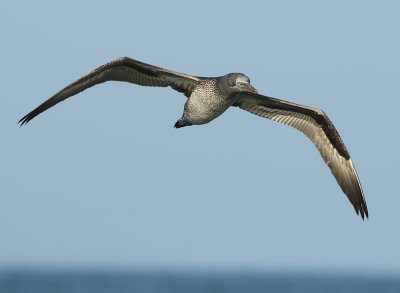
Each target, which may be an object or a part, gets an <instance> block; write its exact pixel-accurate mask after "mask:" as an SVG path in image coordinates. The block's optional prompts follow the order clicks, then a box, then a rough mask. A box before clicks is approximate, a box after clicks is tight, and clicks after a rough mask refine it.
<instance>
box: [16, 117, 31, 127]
mask: <svg viewBox="0 0 400 293" xmlns="http://www.w3.org/2000/svg"><path fill="white" fill-rule="evenodd" d="M29 121H30V119H29V114H28V115H25V116H24V117H22V118H21V119H20V120H19V121H18V123H17V124H19V127H21V126H23V125H25V124H27V123H28V122H29Z"/></svg>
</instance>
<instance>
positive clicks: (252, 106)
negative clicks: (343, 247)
mask: <svg viewBox="0 0 400 293" xmlns="http://www.w3.org/2000/svg"><path fill="white" fill-rule="evenodd" d="M238 95H239V99H238V100H237V102H236V104H234V106H238V107H240V108H241V109H243V110H246V111H249V112H251V113H253V114H256V115H258V116H261V117H265V118H269V119H272V120H275V121H277V122H280V123H283V124H286V125H289V126H292V127H294V128H296V129H297V130H299V131H301V132H302V133H304V134H305V135H306V136H307V137H308V138H309V139H310V140H311V141H312V142H313V144H314V145H315V146H316V147H317V149H318V150H319V152H320V153H321V156H322V158H323V159H324V161H325V163H326V164H327V165H328V166H329V168H330V169H331V172H332V174H333V176H335V178H336V180H337V182H338V183H339V185H340V187H341V188H342V190H343V192H344V193H345V194H346V195H347V197H348V198H349V200H350V202H351V203H352V204H353V206H354V209H355V210H356V212H357V214H359V213H361V217H362V218H363V219H364V214H365V215H366V216H367V218H368V209H367V204H366V202H365V198H364V194H363V191H362V188H361V185H360V180H359V179H358V176H357V172H356V170H355V168H354V165H353V162H352V161H351V158H350V155H349V153H348V151H347V149H346V146H345V145H344V143H343V141H342V139H341V138H340V136H339V133H338V132H337V130H336V128H335V127H334V126H333V124H332V122H331V121H330V120H329V118H328V116H326V114H325V113H324V112H323V111H322V110H319V109H316V108H311V107H306V106H301V105H297V104H294V103H290V102H286V101H282V100H278V99H274V98H270V97H266V96H262V95H259V94H254V93H248V92H243V93H240V94H238Z"/></svg>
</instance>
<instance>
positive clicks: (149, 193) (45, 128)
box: [0, 1, 400, 273]
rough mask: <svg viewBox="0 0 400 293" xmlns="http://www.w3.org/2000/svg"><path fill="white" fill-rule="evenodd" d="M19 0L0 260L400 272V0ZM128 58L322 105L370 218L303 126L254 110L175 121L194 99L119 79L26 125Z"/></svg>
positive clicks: (4, 83) (6, 93)
mask: <svg viewBox="0 0 400 293" xmlns="http://www.w3.org/2000/svg"><path fill="white" fill-rule="evenodd" d="M104 3H105V2H95V1H93V2H82V1H63V2H59V1H25V3H21V2H18V1H7V2H5V3H2V4H1V7H0V35H1V46H0V52H1V70H0V80H1V97H2V98H1V100H0V102H1V107H0V122H1V123H0V125H1V126H0V127H1V135H2V139H1V154H0V157H1V160H0V162H1V167H0V178H1V184H0V235H1V236H0V237H1V240H0V266H8V265H22V266H24V265H33V266H35V265H44V266H82V265H85V266H103V267H107V266H117V267H118V266H128V267H172V268H175V267H181V268H182V267H183V268H186V267H195V268H196V267H201V268H233V269H242V268H262V269H272V270H275V269H295V270H296V269H307V270H343V269H344V270H351V271H379V272H383V271H390V272H395V273H396V272H397V273H398V272H400V252H399V247H400V233H399V222H400V221H399V215H398V213H399V212H398V208H399V205H400V194H399V189H398V185H397V183H398V182H397V181H398V180H399V171H398V166H399V164H400V159H399V156H398V151H399V148H400V134H399V130H398V125H399V122H398V108H399V106H400V104H399V92H400V86H399V85H400V83H399V76H400V58H399V56H400V55H399V52H400V39H399V35H400V18H399V15H398V14H399V11H400V4H398V3H399V2H398V1H334V2H332V1H331V2H329V3H328V1H259V2H253V3H250V2H248V1H218V2H217V1H201V2H192V3H190V2H188V1H181V2H174V1H172V2H169V1H160V3H154V2H153V1H137V2H136V1H125V2H122V1H108V2H107V4H104ZM120 56H129V57H131V58H134V59H137V60H140V61H143V62H147V63H150V64H154V65H157V66H161V67H165V68H168V69H172V70H176V71H180V72H185V73H189V74H194V75H199V76H218V75H223V74H226V73H229V72H242V73H245V74H247V75H248V76H249V77H250V78H251V81H252V85H253V86H254V87H256V88H257V89H258V91H259V92H260V93H262V94H265V95H269V96H273V97H276V98H281V99H287V100H290V101H292V102H295V103H299V104H304V105H308V106H313V107H317V108H321V109H323V110H324V111H325V112H326V113H327V114H328V116H329V117H330V119H331V120H332V121H333V122H334V124H335V126H336V127H337V129H338V131H339V133H340V134H341V136H342V138H343V140H344V142H345V144H346V146H347V147H348V150H349V152H350V155H351V156H352V159H353V162H354V164H355V167H356V169H357V171H358V174H359V177H360V180H361V184H362V186H363V189H364V192H365V197H366V200H367V204H368V208H369V212H370V220H367V221H365V222H363V221H362V220H361V218H360V217H358V216H356V214H355V212H354V209H353V207H352V206H351V204H350V202H349V201H348V200H347V198H346V197H345V195H344V194H343V193H342V191H341V189H340V187H339V186H338V184H337V183H336V181H335V179H334V178H333V176H332V175H331V173H330V170H329V168H328V167H327V166H326V165H325V164H324V163H323V160H322V158H321V157H320V155H319V153H318V151H317V150H316V149H315V148H314V146H313V145H312V143H311V142H309V141H308V140H307V139H306V138H305V137H304V136H303V135H302V134H301V133H299V132H297V131H295V130H293V129H291V128H289V127H287V126H284V125H281V124H278V123H276V122H273V121H269V120H267V119H263V118H260V117H256V116H254V115H251V114H250V113H248V112H245V111H242V110H240V109H230V110H228V111H227V112H226V113H225V114H224V115H223V116H221V117H219V118H217V119H216V120H215V121H213V122H211V123H210V124H208V125H203V126H193V127H186V128H182V129H174V128H173V125H174V123H175V122H176V121H177V120H178V119H179V118H180V116H181V114H182V110H183V105H184V103H185V101H186V98H185V97H184V96H183V95H182V94H180V93H177V92H175V91H173V90H171V89H169V88H168V89H166V88H144V87H140V86H137V85H131V84H126V83H117V82H109V83H106V84H102V85H99V86H97V87H94V88H91V89H89V90H87V91H85V92H84V93H81V94H80V95H78V96H75V97H73V98H71V99H69V100H67V101H65V102H63V103H61V104H59V105H57V106H56V107H54V108H52V109H51V110H49V111H47V112H45V113H44V114H42V115H40V116H39V117H37V118H36V119H34V120H33V121H32V122H31V123H29V124H28V125H26V126H24V127H22V128H19V127H18V125H17V121H18V120H19V119H20V118H21V117H22V116H23V115H25V114H26V113H27V112H29V111H31V110H32V109H33V108H34V107H36V106H38V105H39V104H40V103H42V102H43V101H44V100H45V99H47V98H49V97H50V96H52V95H53V94H54V93H55V92H57V91H59V90H60V89H62V88H63V87H64V86H66V85H68V84H69V83H70V82H72V81H74V80H75V79H77V78H79V77H81V76H82V75H84V74H86V73H87V72H89V71H90V70H92V69H94V68H96V67H97V66H99V65H102V64H104V63H106V62H108V61H111V60H112V59H115V58H117V57H120Z"/></svg>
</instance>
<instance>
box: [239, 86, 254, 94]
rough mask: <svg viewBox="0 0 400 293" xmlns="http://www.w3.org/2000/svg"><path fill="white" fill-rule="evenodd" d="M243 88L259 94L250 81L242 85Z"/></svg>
mask: <svg viewBox="0 0 400 293" xmlns="http://www.w3.org/2000/svg"><path fill="white" fill-rule="evenodd" d="M241 90H243V91H245V92H250V93H255V94H258V91H257V90H256V89H255V88H253V87H252V86H251V85H250V84H249V83H245V84H243V85H242V87H241Z"/></svg>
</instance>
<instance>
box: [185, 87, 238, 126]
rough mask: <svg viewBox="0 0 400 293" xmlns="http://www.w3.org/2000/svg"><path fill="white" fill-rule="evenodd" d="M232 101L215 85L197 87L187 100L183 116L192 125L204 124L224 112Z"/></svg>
mask: <svg viewBox="0 0 400 293" xmlns="http://www.w3.org/2000/svg"><path fill="white" fill-rule="evenodd" d="M234 102H235V101H234V99H232V98H230V97H229V96H228V95H224V94H222V93H220V92H218V90H217V89H216V88H215V87H199V88H197V89H195V90H194V91H193V93H192V95H191V96H190V98H189V99H188V100H187V102H186V104H185V111H184V117H185V118H186V119H187V120H188V121H189V122H190V123H192V124H194V125H199V124H205V123H208V122H210V121H212V120H214V119H215V118H217V117H218V116H220V115H221V114H222V113H224V112H225V111H226V110H227V109H228V108H229V107H230V106H232V104H233V103H234Z"/></svg>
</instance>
